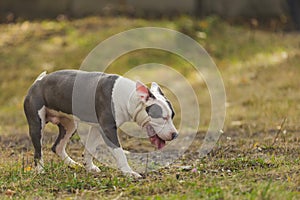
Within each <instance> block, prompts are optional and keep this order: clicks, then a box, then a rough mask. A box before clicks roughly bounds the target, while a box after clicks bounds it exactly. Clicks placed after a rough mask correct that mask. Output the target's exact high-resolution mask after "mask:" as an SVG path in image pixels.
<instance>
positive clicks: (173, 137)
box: [172, 132, 178, 140]
mask: <svg viewBox="0 0 300 200" xmlns="http://www.w3.org/2000/svg"><path fill="white" fill-rule="evenodd" d="M177 137H178V133H176V132H174V133H172V140H174V139H175V138H177Z"/></svg>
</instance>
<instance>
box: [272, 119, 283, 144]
mask: <svg viewBox="0 0 300 200" xmlns="http://www.w3.org/2000/svg"><path fill="white" fill-rule="evenodd" d="M285 122H286V117H285V118H284V119H283V120H282V122H281V124H280V127H279V129H278V131H277V133H276V135H275V138H274V141H273V143H272V145H271V146H274V144H275V143H276V141H277V139H278V137H279V134H280V133H281V131H282V128H283V126H284V124H285Z"/></svg>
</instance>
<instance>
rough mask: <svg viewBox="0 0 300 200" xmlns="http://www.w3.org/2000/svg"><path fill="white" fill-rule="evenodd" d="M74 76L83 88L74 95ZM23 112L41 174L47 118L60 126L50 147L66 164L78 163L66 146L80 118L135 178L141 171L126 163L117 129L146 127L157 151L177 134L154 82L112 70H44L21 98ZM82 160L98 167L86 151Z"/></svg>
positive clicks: (171, 114) (90, 167)
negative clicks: (132, 125) (128, 124)
mask: <svg viewBox="0 0 300 200" xmlns="http://www.w3.org/2000/svg"><path fill="white" fill-rule="evenodd" d="M77 80H80V81H79V85H80V88H81V89H80V94H79V95H74V93H73V92H74V91H73V90H74V86H75V84H77V85H78V81H77ZM76 81H77V82H76ZM93 90H95V91H93ZM77 93H78V92H77ZM91 93H94V96H91V95H90V94H91ZM76 98H78V99H76ZM74 101H75V102H74ZM90 102H94V103H90ZM74 110H76V111H74ZM24 111H25V114H26V118H27V121H28V125H29V134H30V137H31V140H32V143H33V146H34V150H35V153H34V160H35V165H36V167H37V170H38V171H39V172H43V169H44V167H43V166H44V163H43V158H42V150H41V148H42V135H43V130H44V127H45V125H46V124H47V123H48V122H51V123H53V124H56V125H57V126H58V128H59V135H58V137H57V139H56V141H55V143H54V145H53V146H52V151H53V152H55V153H56V154H57V155H59V156H60V157H61V158H62V159H63V160H64V162H65V163H66V164H68V165H77V163H76V162H75V161H73V160H72V159H71V158H70V157H69V156H68V154H67V153H66V151H65V148H66V144H67V142H68V140H69V139H70V137H71V136H72V135H73V134H74V132H75V131H76V129H77V124H78V122H79V121H83V122H87V123H88V124H90V125H91V128H90V132H93V131H96V132H97V133H99V134H102V137H103V138H104V141H105V142H106V144H107V145H108V147H109V149H110V151H111V152H112V154H113V156H114V157H115V159H116V161H117V164H118V167H119V169H120V170H121V171H122V172H123V173H125V174H129V175H133V176H136V177H140V175H139V174H138V173H136V172H134V171H133V170H132V169H131V168H130V166H129V165H128V162H127V159H126V156H125V154H124V151H123V149H122V147H121V145H120V143H119V139H118V135H117V128H118V127H120V126H121V125H122V124H123V123H125V122H127V121H135V122H136V123H137V124H138V125H140V126H141V127H142V128H144V129H145V130H146V131H147V133H148V136H149V139H150V141H151V143H152V144H153V145H155V146H156V147H157V148H158V149H161V148H163V147H164V146H165V141H170V140H173V139H175V138H176V137H177V136H178V133H177V130H176V128H175V126H174V125H173V121H172V120H173V117H174V110H173V108H172V105H171V103H170V102H169V101H168V100H167V98H166V97H165V95H164V94H163V92H162V90H161V89H160V87H159V86H158V85H157V84H156V83H152V85H151V88H150V89H148V88H147V87H146V86H145V85H144V84H143V83H141V82H139V81H137V82H134V81H132V80H129V79H127V78H124V77H122V76H119V75H115V74H105V73H101V72H84V71H79V70H61V71H56V72H53V73H50V74H46V73H45V72H44V73H42V74H41V75H40V76H39V77H38V78H37V79H36V81H35V82H34V83H33V84H32V86H31V88H30V89H29V91H28V94H27V96H26V97H25V100H24ZM95 124H97V126H95ZM99 127H101V131H100V128H99ZM87 134H89V133H87ZM87 145H88V144H87ZM86 149H87V148H86ZM84 162H85V163H84V164H85V167H86V169H87V170H88V171H95V172H99V171H100V169H99V168H98V167H97V166H95V165H94V163H93V157H92V155H91V154H90V153H89V152H88V151H87V150H85V152H84Z"/></svg>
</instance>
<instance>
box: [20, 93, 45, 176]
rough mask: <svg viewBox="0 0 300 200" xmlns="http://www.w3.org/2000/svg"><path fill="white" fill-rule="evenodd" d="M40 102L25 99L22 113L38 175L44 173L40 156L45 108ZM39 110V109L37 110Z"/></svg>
mask: <svg viewBox="0 0 300 200" xmlns="http://www.w3.org/2000/svg"><path fill="white" fill-rule="evenodd" d="M41 104H42V103H41V101H37V100H36V101H35V102H32V99H30V98H26V99H25V101H24V111H25V115H26V118H27V121H28V126H29V135H30V138H31V141H32V144H33V147H34V163H35V166H36V170H37V172H38V173H42V172H44V162H43V157H42V156H43V154H42V136H43V130H44V127H45V115H46V111H45V107H44V106H42V105H41ZM38 108H39V109H38Z"/></svg>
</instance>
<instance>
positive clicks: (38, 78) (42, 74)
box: [34, 71, 47, 83]
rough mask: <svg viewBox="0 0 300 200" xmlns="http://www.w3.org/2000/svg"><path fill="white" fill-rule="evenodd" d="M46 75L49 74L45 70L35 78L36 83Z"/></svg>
mask: <svg viewBox="0 0 300 200" xmlns="http://www.w3.org/2000/svg"><path fill="white" fill-rule="evenodd" d="M46 75H47V71H43V72H42V73H41V74H40V75H39V76H38V77H37V78H36V79H35V81H34V83H35V82H37V81H40V80H42V79H43V78H44V77H45V76H46Z"/></svg>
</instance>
